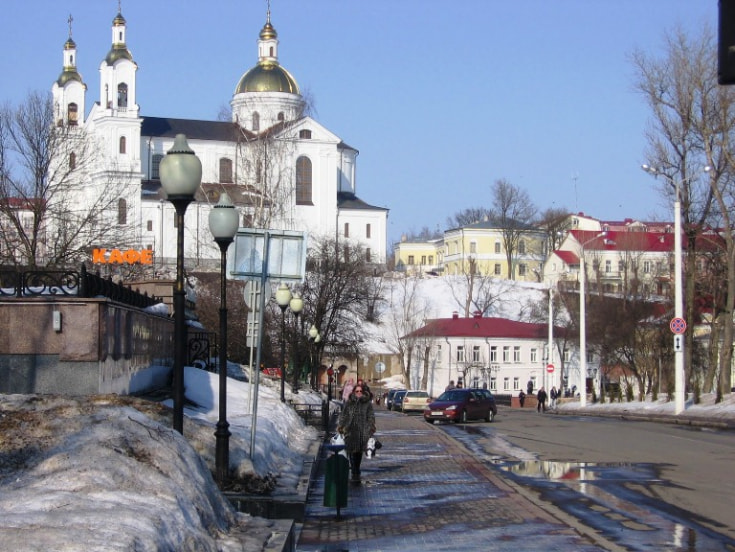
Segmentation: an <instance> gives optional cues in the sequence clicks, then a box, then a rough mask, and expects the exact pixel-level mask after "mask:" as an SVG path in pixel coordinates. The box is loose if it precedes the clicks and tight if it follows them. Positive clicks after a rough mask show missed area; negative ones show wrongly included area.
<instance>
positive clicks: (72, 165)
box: [69, 152, 77, 171]
mask: <svg viewBox="0 0 735 552" xmlns="http://www.w3.org/2000/svg"><path fill="white" fill-rule="evenodd" d="M76 168H77V154H76V153H74V152H71V153H70V154H69V169H71V170H72V171H73V170H74V169H76Z"/></svg>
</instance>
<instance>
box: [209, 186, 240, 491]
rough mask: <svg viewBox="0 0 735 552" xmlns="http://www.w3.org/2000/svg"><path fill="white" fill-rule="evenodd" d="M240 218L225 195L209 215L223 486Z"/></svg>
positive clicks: (218, 442)
mask: <svg viewBox="0 0 735 552" xmlns="http://www.w3.org/2000/svg"><path fill="white" fill-rule="evenodd" d="M239 218H240V217H239V215H238V213H237V210H236V209H235V206H234V205H233V204H232V201H230V196H228V195H227V193H225V192H222V194H221V195H220V198H219V203H217V205H215V206H214V207H213V208H212V210H211V211H210V212H209V230H210V231H211V232H212V236H214V241H215V242H217V245H218V246H219V251H220V294H219V297H220V300H219V335H220V345H219V420H218V421H217V429H216V431H215V432H214V436H215V438H216V449H215V466H216V477H217V481H218V482H219V484H220V486H221V485H222V484H224V483H225V482H226V481H227V479H228V478H229V474H230V435H231V433H230V430H229V427H230V424H229V423H227V248H228V247H230V244H231V243H232V242H233V240H234V238H235V234H236V233H237V227H238V225H239Z"/></svg>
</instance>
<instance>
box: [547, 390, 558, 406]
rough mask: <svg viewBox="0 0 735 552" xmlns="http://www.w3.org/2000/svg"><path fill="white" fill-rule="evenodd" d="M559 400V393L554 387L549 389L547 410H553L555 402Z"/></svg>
mask: <svg viewBox="0 0 735 552" xmlns="http://www.w3.org/2000/svg"><path fill="white" fill-rule="evenodd" d="M558 398H559V391H557V390H556V386H554V387H552V388H551V391H549V399H551V400H550V401H549V408H551V409H552V410H554V409H555V408H556V400H557V399H558Z"/></svg>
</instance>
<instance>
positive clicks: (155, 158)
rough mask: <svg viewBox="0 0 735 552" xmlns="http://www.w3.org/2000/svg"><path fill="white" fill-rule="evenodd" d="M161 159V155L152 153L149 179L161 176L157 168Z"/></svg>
mask: <svg viewBox="0 0 735 552" xmlns="http://www.w3.org/2000/svg"><path fill="white" fill-rule="evenodd" d="M162 159H163V155H161V154H160V153H156V154H154V155H153V159H151V180H158V179H159V178H161V176H160V173H159V172H158V169H159V168H160V166H161V160H162Z"/></svg>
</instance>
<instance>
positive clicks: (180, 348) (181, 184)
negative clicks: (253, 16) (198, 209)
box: [159, 134, 202, 434]
mask: <svg viewBox="0 0 735 552" xmlns="http://www.w3.org/2000/svg"><path fill="white" fill-rule="evenodd" d="M159 175H160V178H161V186H162V187H163V190H164V191H165V192H166V195H167V196H168V200H169V201H170V202H171V203H172V204H173V206H174V208H175V209H176V230H177V232H176V284H175V285H174V298H173V302H174V366H173V387H174V389H173V391H174V393H173V394H174V413H173V418H174V420H173V427H174V430H176V431H178V432H179V433H181V434H183V433H184V362H185V358H184V355H185V353H186V314H185V312H184V309H185V308H186V294H185V292H184V214H185V213H186V208H187V207H188V206H189V203H191V202H192V201H193V200H194V193H195V192H196V191H197V189H198V188H199V185H200V184H201V182H202V162H201V161H200V160H199V158H198V157H197V156H196V155H195V154H194V151H193V150H192V149H191V148H190V147H189V144H188V143H187V141H186V136H185V135H183V134H177V135H176V138H175V140H174V145H173V146H172V147H171V149H170V150H168V152H167V153H166V156H165V157H164V158H163V159H162V160H161V164H160V166H159Z"/></svg>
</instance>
